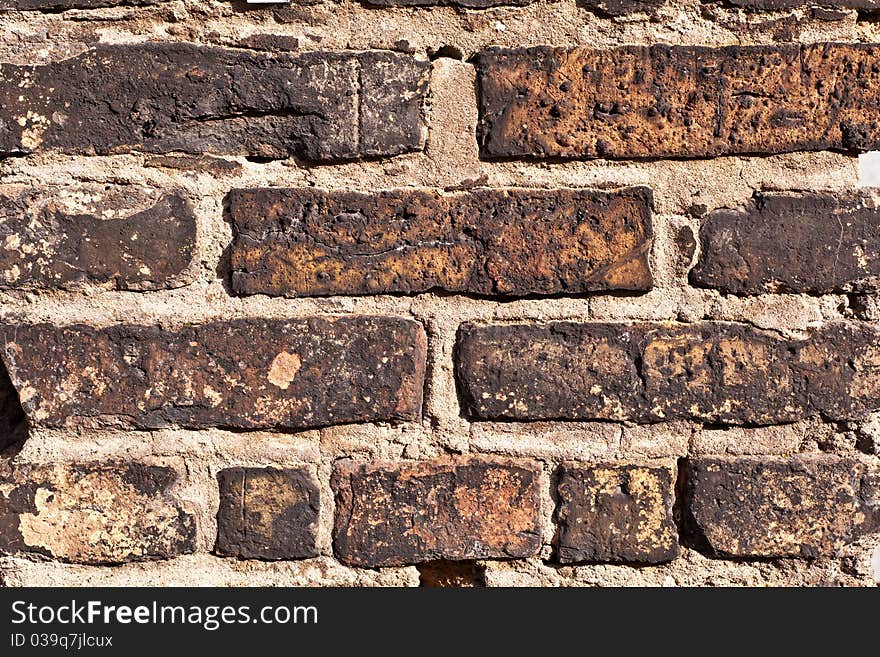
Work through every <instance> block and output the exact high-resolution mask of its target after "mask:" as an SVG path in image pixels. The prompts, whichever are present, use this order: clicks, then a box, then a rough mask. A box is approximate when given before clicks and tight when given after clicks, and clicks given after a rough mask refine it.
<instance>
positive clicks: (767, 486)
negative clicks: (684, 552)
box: [685, 455, 866, 557]
mask: <svg viewBox="0 0 880 657" xmlns="http://www.w3.org/2000/svg"><path fill="white" fill-rule="evenodd" d="M864 475H865V469H864V466H862V465H861V464H860V463H858V462H857V461H853V460H850V459H844V458H839V457H835V456H825V455H820V456H795V457H791V458H774V457H766V456H764V457H748V458H706V459H696V460H694V461H692V462H690V463H688V466H687V471H686V494H685V506H686V509H685V510H686V512H687V514H688V516H689V517H688V522H690V523H691V525H692V527H691V529H692V531H695V532H697V534H698V540H700V539H701V540H702V541H704V542H705V543H706V545H707V547H709V548H710V549H712V550H714V551H716V552H718V553H720V554H722V555H728V556H736V557H785V556H801V557H818V556H823V555H834V554H835V553H837V552H838V551H839V550H840V548H841V547H842V546H843V545H844V544H845V543H846V542H848V541H850V540H852V539H853V538H855V537H856V536H858V535H859V534H860V533H861V531H862V528H863V525H864V523H865V520H866V515H865V509H863V508H862V506H863V503H862V500H861V498H860V495H861V488H862V479H863V477H864Z"/></svg>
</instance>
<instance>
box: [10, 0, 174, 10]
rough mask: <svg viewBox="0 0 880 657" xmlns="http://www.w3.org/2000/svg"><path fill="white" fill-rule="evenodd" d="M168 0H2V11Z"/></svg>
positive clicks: (141, 4) (143, 4)
mask: <svg viewBox="0 0 880 657" xmlns="http://www.w3.org/2000/svg"><path fill="white" fill-rule="evenodd" d="M166 1H167V0H0V12H2V11H9V10H14V11H50V12H56V11H60V10H64V9H98V8H101V7H116V6H119V5H127V6H148V5H156V4H159V3H160V2H166Z"/></svg>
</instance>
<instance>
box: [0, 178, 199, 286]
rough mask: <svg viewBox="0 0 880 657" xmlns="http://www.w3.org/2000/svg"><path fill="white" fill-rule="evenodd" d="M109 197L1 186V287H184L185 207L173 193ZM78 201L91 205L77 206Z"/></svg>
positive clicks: (189, 238)
mask: <svg viewBox="0 0 880 657" xmlns="http://www.w3.org/2000/svg"><path fill="white" fill-rule="evenodd" d="M110 190H111V191H107V190H105V189H104V186H103V185H101V186H100V187H99V188H97V189H94V188H91V187H80V188H54V187H47V188H42V189H34V188H31V187H24V186H19V185H15V186H13V185H7V186H2V187H0V287H2V288H56V287H58V288H64V287H68V286H70V285H72V284H78V283H96V284H105V283H109V284H111V285H112V286H113V287H114V288H116V289H119V290H155V289H160V288H168V287H179V286H180V285H182V284H183V283H185V282H186V281H185V280H182V279H181V277H182V275H183V274H184V272H185V271H186V270H187V268H188V267H189V264H190V262H191V260H192V257H193V253H194V251H195V241H196V219H195V215H194V214H193V210H192V206H191V205H190V203H189V201H188V200H187V199H186V198H185V197H184V196H183V195H181V194H179V193H176V192H174V193H168V194H163V195H159V194H152V195H143V194H141V193H140V192H138V191H137V190H135V189H129V188H128V187H119V188H116V187H111V188H110ZM84 197H85V198H88V199H96V200H93V201H90V202H89V203H88V207H82V205H81V203H82V202H83V201H82V199H83V198H84Z"/></svg>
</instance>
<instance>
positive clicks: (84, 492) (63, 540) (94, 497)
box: [0, 463, 195, 564]
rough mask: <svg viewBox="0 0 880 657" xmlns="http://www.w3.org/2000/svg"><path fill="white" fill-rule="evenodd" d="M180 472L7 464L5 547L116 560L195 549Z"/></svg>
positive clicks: (64, 557)
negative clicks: (177, 490)
mask: <svg viewBox="0 0 880 657" xmlns="http://www.w3.org/2000/svg"><path fill="white" fill-rule="evenodd" d="M177 478H178V474H177V472H176V471H175V470H174V469H172V468H170V467H164V466H149V465H141V464H121V463H107V464H103V463H101V464H99V463H87V464H73V465H68V464H61V463H55V464H46V465H43V464H16V465H14V466H9V465H7V466H3V467H2V468H0V553H2V554H12V555H18V554H32V555H42V556H46V557H50V558H53V559H59V560H61V561H68V562H73V563H86V564H113V563H123V562H128V561H142V560H145V559H156V558H162V559H164V558H169V557H173V556H176V555H180V554H186V553H190V552H193V551H195V518H194V517H193V515H192V514H190V513H188V512H187V511H185V510H184V509H183V508H182V506H181V504H180V502H179V501H178V500H177V499H175V496H174V493H173V488H174V486H175V484H176V482H177Z"/></svg>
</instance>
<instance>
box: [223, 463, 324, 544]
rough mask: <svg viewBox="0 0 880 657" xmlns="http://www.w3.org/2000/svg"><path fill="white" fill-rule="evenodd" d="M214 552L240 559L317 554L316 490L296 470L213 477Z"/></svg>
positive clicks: (303, 472) (242, 470) (263, 470)
mask: <svg viewBox="0 0 880 657" xmlns="http://www.w3.org/2000/svg"><path fill="white" fill-rule="evenodd" d="M217 481H218V482H219V484H220V510H219V511H218V513H217V545H216V547H215V548H214V550H215V552H217V553H218V554H220V555H224V556H235V557H243V558H245V559H307V558H309V557H316V556H318V548H317V544H316V540H317V531H318V500H319V493H318V486H317V484H315V482H314V480H313V479H312V477H311V475H309V473H308V472H307V471H306V470H302V469H284V470H278V469H275V468H229V469H226V470H221V471H220V472H219V473H217Z"/></svg>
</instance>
